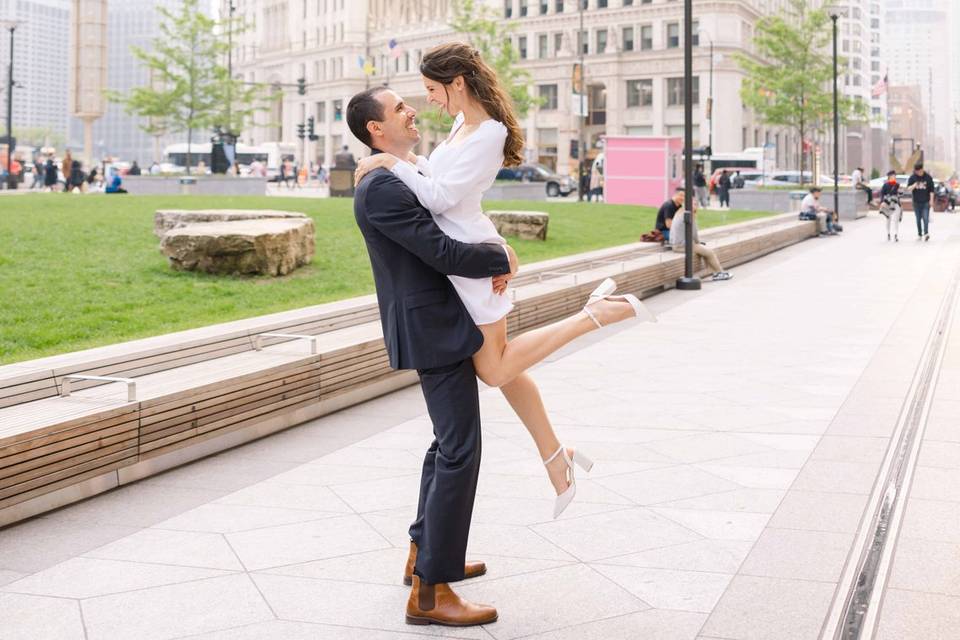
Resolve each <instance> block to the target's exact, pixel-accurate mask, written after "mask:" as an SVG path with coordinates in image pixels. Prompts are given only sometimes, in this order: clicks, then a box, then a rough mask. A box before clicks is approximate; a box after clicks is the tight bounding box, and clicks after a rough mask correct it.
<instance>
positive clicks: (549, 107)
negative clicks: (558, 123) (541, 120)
mask: <svg viewBox="0 0 960 640" xmlns="http://www.w3.org/2000/svg"><path fill="white" fill-rule="evenodd" d="M537 95H539V96H540V103H541V104H540V109H541V111H556V109H557V85H555V84H541V85H539V86H538V87H537Z"/></svg>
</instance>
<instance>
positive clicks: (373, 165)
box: [353, 153, 400, 185]
mask: <svg viewBox="0 0 960 640" xmlns="http://www.w3.org/2000/svg"><path fill="white" fill-rule="evenodd" d="M398 162H400V160H399V159H398V158H397V156H395V155H392V154H389V153H378V154H376V155H373V156H369V157H366V158H361V159H360V162H358V163H357V169H356V170H355V171H354V172H353V184H355V185H356V184H360V181H361V180H362V179H363V177H364V176H365V175H367V174H368V173H370V172H371V171H373V170H374V169H380V168H384V169H393V166H394V165H395V164H397V163H398Z"/></svg>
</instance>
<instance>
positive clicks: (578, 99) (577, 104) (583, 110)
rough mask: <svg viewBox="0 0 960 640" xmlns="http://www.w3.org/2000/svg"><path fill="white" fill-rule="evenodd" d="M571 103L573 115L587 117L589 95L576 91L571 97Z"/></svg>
mask: <svg viewBox="0 0 960 640" xmlns="http://www.w3.org/2000/svg"><path fill="white" fill-rule="evenodd" d="M570 103H571V105H572V110H573V115H575V116H579V117H581V118H586V117H587V96H585V95H583V94H580V93H574V94H573V95H572V96H571V98H570Z"/></svg>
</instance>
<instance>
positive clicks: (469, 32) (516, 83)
mask: <svg viewBox="0 0 960 640" xmlns="http://www.w3.org/2000/svg"><path fill="white" fill-rule="evenodd" d="M452 13H453V19H452V20H451V21H450V26H451V27H453V30H454V31H456V32H457V33H461V34H463V35H464V36H466V38H467V41H468V42H469V43H470V44H471V45H473V46H474V47H476V49H477V51H479V52H480V55H481V56H483V59H484V60H485V61H486V62H487V64H489V65H490V66H491V67H493V69H494V70H495V71H496V72H497V76H498V77H499V78H500V82H502V83H503V86H504V87H506V89H507V91H508V92H509V93H510V97H511V98H512V99H513V105H514V107H515V108H516V110H517V116H518V117H519V118H521V119H522V118H525V117H526V115H527V114H528V113H529V112H530V109H531V107H533V106H535V105H537V104H539V98H536V97H534V96H533V95H531V93H530V73H529V72H528V71H526V70H525V69H522V68H520V66H519V61H520V54H519V52H518V51H517V49H516V48H515V47H514V46H513V40H512V39H511V38H510V34H511V33H512V32H513V30H514V28H515V24H514V23H509V22H508V23H501V22H500V21H499V20H497V17H496V12H495V11H494V10H493V9H492V8H491V7H489V6H487V5H486V4H485V3H484V2H482V0H481V1H479V2H478V1H477V0H456V2H454V4H453V12H452ZM420 121H421V123H423V125H424V127H425V128H426V129H429V130H431V131H447V130H449V129H450V127H451V126H452V125H453V120H452V119H451V118H450V116H448V115H447V114H446V113H443V112H441V111H426V112H423V113H421V114H420Z"/></svg>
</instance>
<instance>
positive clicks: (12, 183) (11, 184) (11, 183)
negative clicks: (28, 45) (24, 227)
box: [7, 24, 17, 189]
mask: <svg viewBox="0 0 960 640" xmlns="http://www.w3.org/2000/svg"><path fill="white" fill-rule="evenodd" d="M7 29H8V30H9V31H10V64H9V65H7V189H16V188H17V177H16V176H15V175H13V35H14V32H15V31H16V30H17V25H15V24H11V25H10V26H8V27H7Z"/></svg>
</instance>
